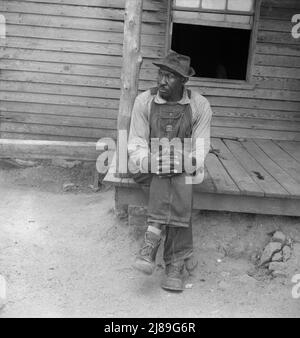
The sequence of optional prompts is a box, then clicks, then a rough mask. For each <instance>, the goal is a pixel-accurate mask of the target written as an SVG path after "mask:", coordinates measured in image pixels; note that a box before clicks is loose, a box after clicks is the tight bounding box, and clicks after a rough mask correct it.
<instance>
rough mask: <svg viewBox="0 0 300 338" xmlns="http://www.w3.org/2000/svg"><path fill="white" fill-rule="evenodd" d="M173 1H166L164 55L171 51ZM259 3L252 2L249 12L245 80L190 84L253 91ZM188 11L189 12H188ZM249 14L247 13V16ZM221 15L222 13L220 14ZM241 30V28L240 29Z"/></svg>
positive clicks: (194, 80)
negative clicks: (249, 26) (251, 18)
mask: <svg viewBox="0 0 300 338" xmlns="http://www.w3.org/2000/svg"><path fill="white" fill-rule="evenodd" d="M173 1H174V0H168V10H167V29H166V44H165V46H166V49H165V53H166V54H167V52H168V51H169V50H170V49H171V44H172V31H173V19H172V16H173ZM261 2H262V0H254V9H253V11H252V12H251V16H253V23H252V28H251V29H250V30H251V34H250V42H249V50H248V61H247V70H246V79H245V80H231V79H217V78H206V77H192V78H190V82H192V83H193V84H195V85H197V84H199V85H201V83H202V82H205V83H212V84H215V86H218V84H220V87H226V88H235V87H236V86H237V85H238V86H239V88H243V89H253V88H254V86H255V84H254V83H253V68H254V56H255V50H256V42H257V35H258V25H259V17H260V8H261ZM188 9H189V10H188ZM186 10H187V11H190V12H209V13H212V12H216V13H221V12H222V10H221V11H219V10H208V11H206V10H202V9H201V10H199V9H197V8H196V9H193V8H188V7H186ZM223 12H226V14H231V13H228V11H224V10H223ZM234 13H235V14H237V15H239V14H240V13H244V12H239V11H235V12H234ZM249 13H250V12H248V15H249V16H250V14H249ZM221 14H222V13H221ZM211 26H213V27H218V25H217V24H216V25H215V26H214V25H211ZM240 29H241V28H240Z"/></svg>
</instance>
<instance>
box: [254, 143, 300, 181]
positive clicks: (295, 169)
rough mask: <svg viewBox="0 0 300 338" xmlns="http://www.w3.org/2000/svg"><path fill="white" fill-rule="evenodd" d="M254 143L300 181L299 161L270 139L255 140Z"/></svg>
mask: <svg viewBox="0 0 300 338" xmlns="http://www.w3.org/2000/svg"><path fill="white" fill-rule="evenodd" d="M255 142H256V144H257V145H258V146H259V147H260V148H261V149H262V150H263V151H264V152H265V153H266V154H267V155H268V156H269V157H270V158H271V159H272V160H273V161H274V162H275V163H277V164H278V165H279V166H280V167H281V168H282V169H283V170H285V171H286V172H287V173H288V174H289V175H290V176H291V177H292V178H293V179H294V180H296V181H297V182H298V183H300V163H299V162H297V161H296V160H295V159H294V158H293V157H292V156H290V155H289V154H288V153H287V152H285V151H284V150H282V149H281V148H280V147H279V146H278V145H277V144H275V143H274V142H273V141H271V140H257V139H256V140H255Z"/></svg>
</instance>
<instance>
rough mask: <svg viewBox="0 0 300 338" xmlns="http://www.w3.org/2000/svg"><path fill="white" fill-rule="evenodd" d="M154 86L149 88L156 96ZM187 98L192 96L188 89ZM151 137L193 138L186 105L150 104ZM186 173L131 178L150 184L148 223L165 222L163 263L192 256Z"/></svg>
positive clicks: (189, 190) (190, 203) (189, 194)
mask: <svg viewBox="0 0 300 338" xmlns="http://www.w3.org/2000/svg"><path fill="white" fill-rule="evenodd" d="M156 93H157V88H154V89H152V90H151V94H152V95H156ZM188 94H189V97H190V95H191V93H190V91H188ZM149 122H150V139H152V138H158V139H161V138H168V139H169V140H172V139H173V138H175V137H176V138H179V139H180V140H181V142H182V144H183V142H184V138H191V137H192V110H191V107H190V105H189V104H185V105H182V104H178V103H165V104H158V103H156V102H155V101H154V99H153V101H152V103H151V111H150V118H149ZM185 178H186V174H185V173H184V172H182V173H180V174H171V175H168V176H158V175H154V174H138V175H135V177H134V179H135V181H136V182H137V183H140V184H146V185H149V184H150V191H149V203H148V224H151V223H158V224H163V225H166V239H165V243H164V260H165V263H166V264H169V263H171V262H176V261H179V260H183V259H186V258H188V257H190V256H191V255H192V250H193V237H192V224H191V216H192V202H193V189H192V188H193V186H192V185H191V184H186V182H185Z"/></svg>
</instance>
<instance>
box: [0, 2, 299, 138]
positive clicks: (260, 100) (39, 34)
mask: <svg viewBox="0 0 300 338" xmlns="http://www.w3.org/2000/svg"><path fill="white" fill-rule="evenodd" d="M82 3H83V2H82V1H81V0H51V1H50V0H35V1H14V0H2V1H1V2H0V12H1V13H4V15H5V17H6V20H7V38H6V39H0V44H1V46H2V47H1V50H0V56H1V73H0V81H1V85H0V89H1V93H0V100H1V110H0V137H2V138H27V139H30V138H32V139H64V140H68V139H76V140H82V141H84V140H91V139H93V140H95V139H98V138H100V137H103V136H115V135H116V118H117V111H118V103H119V101H118V99H119V96H120V94H119V93H120V91H119V88H120V74H121V69H120V65H121V57H122V40H123V34H122V33H123V14H124V0H86V1H85V2H84V6H83V5H82ZM297 13H300V2H299V1H298V0H286V1H280V0H263V2H262V8H261V13H260V19H259V30H258V36H257V45H256V53H255V55H254V67H253V74H252V75H253V85H245V84H242V85H240V84H236V83H230V84H229V83H226V82H224V83H218V84H216V83H213V82H203V81H198V80H193V81H191V82H190V86H191V87H194V88H195V89H197V90H199V91H200V92H201V93H203V94H204V95H205V96H206V97H207V98H208V99H209V101H210V102H211V104H212V107H213V111H214V117H213V135H215V136H221V137H222V136H223V137H232V136H233V137H255V138H271V139H287V140H300V136H299V131H300V39H294V38H293V37H292V35H291V30H292V26H293V25H294V24H293V23H292V22H291V18H292V16H293V15H294V14H297ZM166 21H167V1H166V0H163V1H158V0H144V15H143V35H142V52H143V56H144V63H143V66H142V71H141V75H140V90H144V89H147V88H149V86H152V85H153V84H155V82H154V81H155V76H156V69H155V67H154V66H153V65H152V64H151V61H152V59H153V58H156V57H160V56H162V55H163V54H164V50H165V33H166Z"/></svg>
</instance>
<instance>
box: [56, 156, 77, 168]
mask: <svg viewBox="0 0 300 338" xmlns="http://www.w3.org/2000/svg"><path fill="white" fill-rule="evenodd" d="M79 164H81V161H72V160H69V161H67V160H64V159H63V158H55V159H53V160H52V165H54V166H56V167H62V168H69V169H72V168H74V167H75V166H77V165H79Z"/></svg>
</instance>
